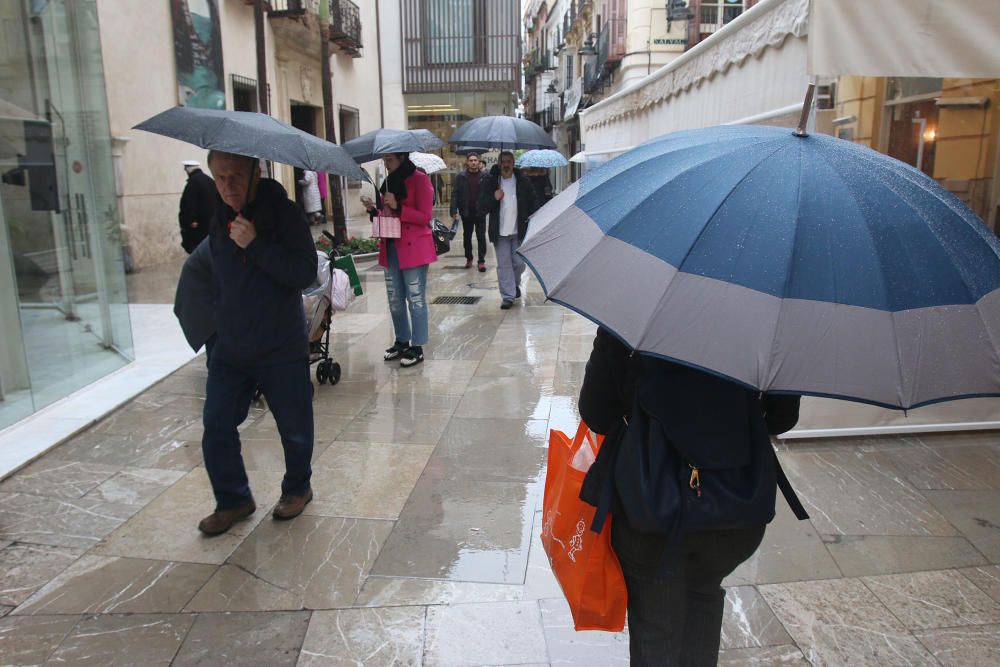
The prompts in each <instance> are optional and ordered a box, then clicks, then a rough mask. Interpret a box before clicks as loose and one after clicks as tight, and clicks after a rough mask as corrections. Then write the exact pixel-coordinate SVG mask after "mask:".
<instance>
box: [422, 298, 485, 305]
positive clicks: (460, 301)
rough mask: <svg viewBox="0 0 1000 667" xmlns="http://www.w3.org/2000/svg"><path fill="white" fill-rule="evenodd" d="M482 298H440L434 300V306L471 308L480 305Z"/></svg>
mask: <svg viewBox="0 0 1000 667" xmlns="http://www.w3.org/2000/svg"><path fill="white" fill-rule="evenodd" d="M482 298H483V297H481V296H439V297H438V298H436V299H434V301H433V303H434V304H451V305H458V306H471V305H473V304H476V303H479V300H480V299H482Z"/></svg>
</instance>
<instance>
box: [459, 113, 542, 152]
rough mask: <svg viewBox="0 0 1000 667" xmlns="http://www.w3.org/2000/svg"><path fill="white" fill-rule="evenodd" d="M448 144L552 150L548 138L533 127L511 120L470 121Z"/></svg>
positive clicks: (480, 119) (506, 117)
mask: <svg viewBox="0 0 1000 667" xmlns="http://www.w3.org/2000/svg"><path fill="white" fill-rule="evenodd" d="M448 143H450V144H458V145H461V146H467V147H471V146H486V147H489V148H500V149H506V150H513V149H515V148H555V147H556V144H555V142H554V141H552V137H550V136H549V135H548V134H546V133H545V130H543V129H542V128H541V126H539V125H537V124H536V123H533V122H531V121H530V120H527V119H526V118H514V117H513V116H483V117H482V118H473V119H472V120H470V121H468V122H467V123H465V124H464V125H462V127H460V128H458V129H457V130H455V133H454V134H452V135H451V137H450V138H449V139H448Z"/></svg>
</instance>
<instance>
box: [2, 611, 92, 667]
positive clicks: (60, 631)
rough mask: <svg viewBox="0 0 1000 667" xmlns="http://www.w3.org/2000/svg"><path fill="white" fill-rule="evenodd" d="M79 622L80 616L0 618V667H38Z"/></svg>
mask: <svg viewBox="0 0 1000 667" xmlns="http://www.w3.org/2000/svg"><path fill="white" fill-rule="evenodd" d="M79 621H80V617H79V616H5V617H3V618H0V664H4V665H41V664H42V663H44V662H45V660H46V659H47V658H48V657H49V656H50V655H52V652H53V651H55V650H56V648H58V647H59V644H61V643H62V641H63V639H65V637H66V635H68V634H69V633H70V631H72V630H73V628H74V627H76V624H77V623H79Z"/></svg>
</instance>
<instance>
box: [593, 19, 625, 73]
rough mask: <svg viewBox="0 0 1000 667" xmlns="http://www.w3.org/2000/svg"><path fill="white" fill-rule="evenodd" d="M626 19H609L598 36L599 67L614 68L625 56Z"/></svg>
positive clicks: (604, 68)
mask: <svg viewBox="0 0 1000 667" xmlns="http://www.w3.org/2000/svg"><path fill="white" fill-rule="evenodd" d="M626 23H627V22H626V20H625V19H608V20H607V21H605V22H604V26H603V27H602V28H601V33H600V35H598V36H597V67H598V69H599V70H606V69H613V68H614V66H615V65H617V64H618V63H620V62H621V59H622V58H624V57H625V51H626V39H627V37H628V31H627V29H626Z"/></svg>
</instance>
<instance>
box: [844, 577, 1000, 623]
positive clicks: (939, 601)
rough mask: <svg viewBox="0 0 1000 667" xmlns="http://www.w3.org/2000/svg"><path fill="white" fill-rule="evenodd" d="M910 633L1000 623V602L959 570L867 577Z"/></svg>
mask: <svg viewBox="0 0 1000 667" xmlns="http://www.w3.org/2000/svg"><path fill="white" fill-rule="evenodd" d="M862 581H864V582H865V585H866V586H867V587H868V588H869V590H871V591H872V593H874V594H875V596H876V597H877V598H878V599H879V600H881V601H882V604H884V605H885V606H886V607H887V608H888V609H889V610H890V611H891V612H892V613H893V615H895V617H896V618H898V619H899V620H900V621H902V622H903V624H904V625H905V626H906V627H907V628H909V629H910V630H927V629H931V628H946V627H953V626H958V625H988V624H991V623H1000V603H998V602H997V601H996V600H994V599H993V598H991V597H990V596H988V595H987V594H986V593H984V592H983V591H981V590H980V589H979V588H978V587H977V586H976V585H975V584H974V583H972V582H971V581H970V580H969V579H967V578H966V577H964V576H962V575H961V574H960V573H959V572H957V571H955V570H941V571H937V572H912V573H908V574H887V575H882V576H877V577H864V578H863V579H862Z"/></svg>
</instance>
